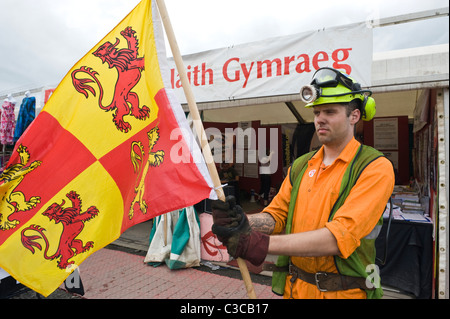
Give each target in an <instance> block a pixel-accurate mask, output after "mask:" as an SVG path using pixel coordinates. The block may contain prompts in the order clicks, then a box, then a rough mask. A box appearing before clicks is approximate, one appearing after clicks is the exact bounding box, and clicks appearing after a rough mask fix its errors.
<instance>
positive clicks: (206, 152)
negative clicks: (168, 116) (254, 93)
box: [156, 0, 256, 299]
mask: <svg viewBox="0 0 450 319" xmlns="http://www.w3.org/2000/svg"><path fill="white" fill-rule="evenodd" d="M156 2H157V4H158V9H159V13H160V15H161V20H162V22H163V25H164V29H165V31H166V35H167V39H168V41H169V44H170V48H171V50H172V54H173V58H174V61H175V65H176V67H177V70H178V73H179V74H180V79H181V85H182V86H183V90H184V94H185V96H186V100H187V102H188V106H189V111H190V113H191V117H192V119H193V122H194V129H195V131H196V134H197V136H198V138H199V139H200V144H201V147H202V152H203V156H204V157H205V161H206V164H207V166H208V170H209V174H210V175H211V178H212V181H213V184H214V188H215V190H216V193H217V197H218V198H219V199H220V200H222V201H225V195H224V193H223V189H222V187H221V182H220V178H219V174H218V173H217V169H216V165H215V163H214V160H213V157H212V154H211V148H210V147H209V144H208V140H207V138H206V133H205V130H204V128H203V125H202V122H201V118H200V114H199V112H198V108H197V103H196V102H195V98H194V94H193V92H192V88H191V85H190V83H189V79H188V77H187V73H186V69H185V67H184V64H183V60H182V58H181V53H180V50H179V48H178V44H177V42H176V39H175V33H174V31H173V29H172V24H171V22H170V19H169V15H168V12H167V8H166V5H165V3H164V0H156ZM237 263H238V266H239V270H240V271H241V275H242V279H243V280H244V283H245V287H246V289H247V295H248V297H249V298H250V299H256V294H255V290H254V289H253V284H252V281H251V278H250V273H249V271H248V268H247V264H246V263H245V261H244V260H243V259H242V258H237Z"/></svg>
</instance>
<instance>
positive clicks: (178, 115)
mask: <svg viewBox="0 0 450 319" xmlns="http://www.w3.org/2000/svg"><path fill="white" fill-rule="evenodd" d="M162 32H163V29H162V25H161V23H160V18H159V14H158V10H157V6H156V4H155V3H154V1H151V0H143V1H142V2H140V3H139V4H138V5H137V6H136V8H135V9H134V10H133V11H132V12H131V13H130V14H129V15H128V16H126V17H125V18H124V19H123V20H122V21H121V22H120V23H119V25H117V26H116V27H115V28H114V29H113V30H112V31H111V32H110V33H109V34H108V35H107V36H106V37H105V38H103V40H102V41H100V42H99V43H98V44H97V45H96V46H95V47H94V48H93V49H92V50H91V51H89V52H88V53H87V54H86V55H85V56H84V57H83V58H82V59H81V60H80V61H79V62H78V63H76V64H75V65H74V66H73V68H72V69H71V70H70V71H69V72H68V73H67V75H66V76H65V77H64V79H63V80H62V81H61V83H60V84H59V86H58V87H57V88H56V90H55V92H54V93H53V95H52V97H51V98H50V100H49V101H48V102H47V104H46V105H45V107H44V109H43V110H42V111H41V112H40V114H39V115H38V116H37V117H36V119H35V120H34V122H33V123H32V124H31V125H30V126H29V128H28V129H27V131H26V132H25V133H24V135H22V137H21V138H20V139H19V141H17V143H16V145H15V148H14V150H13V154H12V157H11V159H10V161H9V162H8V164H7V166H6V168H5V170H4V172H3V174H2V175H1V179H0V267H1V268H3V269H4V270H6V271H7V272H8V273H9V274H11V275H12V276H13V277H14V278H15V279H16V280H18V281H19V282H21V283H22V284H24V285H26V286H28V287H30V288H31V289H33V290H35V291H37V292H39V293H41V294H43V295H44V296H48V295H49V294H50V293H51V292H53V291H54V290H55V289H56V288H58V287H59V285H60V284H61V283H62V282H63V281H64V280H65V279H66V277H67V276H68V275H70V273H71V272H72V270H73V269H74V267H76V266H78V265H80V264H81V263H82V262H83V260H85V259H86V258H87V257H88V256H89V255H90V254H92V253H93V252H95V251H97V250H99V249H101V248H102V247H104V246H106V245H108V244H109V243H111V242H112V241H114V240H116V239H117V238H118V237H119V236H120V234H121V233H123V232H124V231H125V230H126V229H127V228H129V227H130V226H133V225H135V224H137V223H140V222H143V221H145V220H148V219H150V218H153V217H155V216H158V215H161V214H163V213H166V212H169V211H172V210H176V209H180V208H183V207H187V206H190V205H193V204H195V203H197V202H199V201H201V200H202V199H205V198H208V197H210V198H215V196H216V195H215V192H214V187H213V183H212V181H211V178H210V175H209V173H208V169H207V167H206V165H205V163H204V160H203V157H202V155H201V152H200V149H199V147H198V145H197V144H196V142H195V139H194V137H193V136H192V133H191V131H190V129H189V126H188V124H187V122H186V119H185V115H184V112H183V110H182V108H181V105H180V104H179V102H178V101H177V100H176V98H175V95H174V93H173V91H172V90H170V89H166V83H169V78H168V77H169V67H168V65H167V61H166V53H165V49H164V38H163V33H162ZM167 87H168V85H167Z"/></svg>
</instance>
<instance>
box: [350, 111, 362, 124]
mask: <svg viewBox="0 0 450 319" xmlns="http://www.w3.org/2000/svg"><path fill="white" fill-rule="evenodd" d="M360 119H361V111H360V110H359V109H354V110H353V111H352V113H350V123H351V124H353V125H356V123H358V122H359V120H360Z"/></svg>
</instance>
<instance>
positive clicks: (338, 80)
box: [300, 67, 376, 121]
mask: <svg viewBox="0 0 450 319" xmlns="http://www.w3.org/2000/svg"><path fill="white" fill-rule="evenodd" d="M371 95H372V91H370V90H363V89H361V85H360V84H359V83H357V82H355V81H354V80H353V79H352V78H350V77H349V76H348V75H346V74H344V73H341V72H339V71H338V70H335V69H332V68H327V67H325V68H320V69H318V70H317V71H316V72H315V73H314V75H313V79H312V81H311V84H309V85H305V86H303V87H302V88H301V89H300V98H301V99H302V101H303V102H305V103H306V105H305V107H307V108H310V107H314V106H316V105H322V104H335V103H337V104H342V103H349V102H350V101H352V100H354V99H360V100H361V102H362V103H361V118H362V119H363V120H364V121H370V120H371V119H373V117H374V116H375V112H376V107H375V100H374V99H373V98H372V97H371Z"/></svg>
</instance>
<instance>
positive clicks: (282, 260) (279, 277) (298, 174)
mask: <svg viewBox="0 0 450 319" xmlns="http://www.w3.org/2000/svg"><path fill="white" fill-rule="evenodd" d="M314 154H315V151H314V152H311V153H307V154H305V155H303V156H301V157H299V158H298V159H296V160H295V161H294V163H293V164H292V166H291V171H290V174H289V178H290V180H291V185H292V192H291V201H290V202H289V211H288V216H287V220H286V227H285V229H286V234H290V233H291V229H292V217H293V215H294V209H295V202H296V200H297V195H298V190H299V188H300V182H301V181H302V177H303V174H304V173H305V171H306V168H307V167H308V161H309V160H310V159H311V157H312V156H313V155H314ZM275 265H276V266H277V267H283V268H286V267H287V266H288V265H289V256H284V255H281V256H278V259H277V262H276V263H275ZM287 274H288V272H287V271H274V272H273V274H272V291H273V293H275V294H277V295H280V296H282V295H283V293H284V286H285V284H286V276H287Z"/></svg>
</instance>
